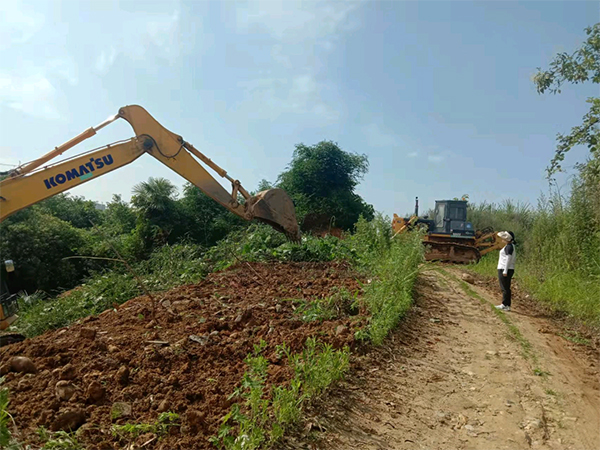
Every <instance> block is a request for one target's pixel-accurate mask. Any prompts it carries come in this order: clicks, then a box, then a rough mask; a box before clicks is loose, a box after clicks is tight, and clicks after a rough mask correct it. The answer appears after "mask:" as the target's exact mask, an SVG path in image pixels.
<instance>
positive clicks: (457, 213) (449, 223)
mask: <svg viewBox="0 0 600 450" xmlns="http://www.w3.org/2000/svg"><path fill="white" fill-rule="evenodd" d="M433 221H434V228H433V230H431V231H432V232H433V233H436V234H448V235H451V236H456V237H469V238H471V237H473V236H475V230H474V229H473V225H472V224H471V222H467V202H466V201H464V200H436V202H435V212H434V217H433Z"/></svg>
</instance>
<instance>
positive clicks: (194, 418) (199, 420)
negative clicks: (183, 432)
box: [185, 410, 206, 433]
mask: <svg viewBox="0 0 600 450" xmlns="http://www.w3.org/2000/svg"><path fill="white" fill-rule="evenodd" d="M185 418H186V421H187V423H188V426H189V428H190V431H192V432H194V433H196V432H198V431H201V430H203V429H204V428H205V427H206V422H205V419H206V414H204V413H203V412H200V411H195V410H188V411H187V412H186V413H185Z"/></svg>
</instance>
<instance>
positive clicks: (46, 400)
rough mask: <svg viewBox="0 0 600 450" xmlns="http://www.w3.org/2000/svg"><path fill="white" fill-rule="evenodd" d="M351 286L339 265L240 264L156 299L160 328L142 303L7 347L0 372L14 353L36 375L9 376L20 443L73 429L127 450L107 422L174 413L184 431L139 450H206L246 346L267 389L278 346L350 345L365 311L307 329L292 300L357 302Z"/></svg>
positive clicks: (286, 374) (286, 375) (276, 380)
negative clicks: (310, 341)
mask: <svg viewBox="0 0 600 450" xmlns="http://www.w3.org/2000/svg"><path fill="white" fill-rule="evenodd" d="M357 279H358V275H357V274H356V273H354V272H352V271H351V270H350V268H349V267H348V266H346V265H344V264H342V263H337V262H336V263H296V264H260V263H254V264H251V266H249V265H247V264H242V265H238V266H236V267H233V268H231V269H229V270H227V271H224V272H221V273H217V274H212V275H210V276H208V277H207V279H206V280H204V281H203V282H202V283H200V284H197V285H189V286H183V287H180V288H177V289H174V290H171V291H169V292H166V293H164V294H163V295H161V296H160V297H158V298H160V301H161V303H160V305H159V306H158V308H157V313H156V321H153V320H152V306H151V302H150V301H149V299H148V298H147V297H139V298H136V299H133V300H130V301H129V302H127V303H125V304H123V305H122V306H120V307H119V308H118V310H116V311H115V310H108V311H105V312H104V313H102V314H100V315H99V316H96V317H88V318H86V319H83V320H82V321H81V322H80V323H77V324H75V325H72V326H71V327H68V328H64V329H60V330H56V331H52V332H47V333H45V334H44V335H42V336H38V337H37V338H34V339H29V340H27V341H25V342H23V343H19V344H15V345H11V346H8V347H5V348H3V349H1V350H0V368H1V367H5V370H6V368H8V367H9V362H10V360H11V358H13V357H14V356H24V357H28V358H30V359H31V360H32V361H33V363H34V364H35V368H36V373H29V374H25V373H17V372H14V371H11V372H9V373H8V374H7V375H6V381H5V386H7V387H8V388H9V389H10V399H11V403H10V407H9V410H10V412H11V414H12V415H13V417H14V419H15V421H16V423H17V425H18V427H19V429H20V431H21V434H22V437H23V440H24V441H25V443H30V444H33V445H34V446H39V445H40V442H39V441H37V437H36V436H37V435H36V433H35V430H36V429H37V428H38V427H40V426H44V427H46V428H49V429H53V430H58V429H65V428H69V427H73V428H80V430H79V433H78V436H79V441H80V443H82V444H83V445H84V446H85V448H87V449H109V448H123V447H124V446H125V444H126V443H125V442H123V441H119V440H118V439H117V438H115V437H114V436H113V435H112V434H111V426H112V424H123V423H153V422H155V421H156V419H157V416H158V415H159V413H160V412H162V411H173V412H176V413H178V414H179V415H180V416H181V427H176V428H173V429H172V430H171V433H170V434H169V435H168V436H166V437H164V438H163V439H161V440H155V441H153V442H152V443H151V444H149V445H147V446H146V447H145V448H163V449H191V448H194V449H205V448H206V449H208V448H214V447H212V445H211V444H209V442H208V438H209V437H210V436H211V435H214V434H216V432H217V429H218V426H219V424H220V423H219V419H220V418H221V417H222V416H223V415H224V414H226V413H227V412H228V410H229V407H230V405H231V401H229V400H228V399H227V397H228V396H229V395H230V394H231V393H232V392H233V390H234V389H235V388H236V387H237V385H238V383H239V381H240V379H241V377H242V375H243V373H244V372H245V370H246V365H245V363H244V359H245V358H246V356H247V355H248V353H250V352H251V351H252V349H253V345H254V344H257V343H258V342H259V341H260V340H261V339H264V340H265V341H267V343H268V347H267V350H266V351H265V353H264V354H265V355H266V356H267V358H268V359H269V360H270V362H271V363H272V364H271V366H270V369H269V380H268V385H271V384H281V383H285V382H286V381H288V380H289V379H290V378H291V376H292V375H293V374H292V373H291V372H290V370H289V368H288V367H287V366H286V365H285V364H283V363H282V361H281V360H279V359H278V358H277V356H276V354H275V346H276V345H278V344H282V343H284V342H285V343H286V344H287V345H288V346H290V347H291V348H292V349H293V350H295V351H300V350H301V349H302V347H303V345H304V343H305V341H306V338H307V337H310V336H317V337H318V338H319V339H320V340H322V341H324V342H327V343H330V344H332V345H333V346H334V347H336V348H340V347H342V346H344V345H351V346H352V345H353V342H354V331H355V330H356V329H357V328H359V327H361V326H363V325H364V321H365V318H364V316H363V315H362V314H358V315H356V316H347V315H343V316H342V317H341V318H337V319H334V320H329V321H323V322H305V321H303V320H302V319H301V317H300V316H299V315H298V314H297V312H296V311H295V309H296V307H297V305H295V304H294V302H292V301H291V299H304V300H307V301H310V300H313V299H316V298H324V297H327V296H330V295H332V294H333V293H334V292H335V291H336V289H339V288H345V289H346V290H348V291H349V292H351V293H355V292H356V291H359V290H360V285H359V283H358V281H357ZM190 336H193V337H192V339H190ZM115 404H116V405H115ZM116 416H120V417H116Z"/></svg>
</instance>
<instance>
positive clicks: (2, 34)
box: [0, 0, 45, 50]
mask: <svg viewBox="0 0 600 450" xmlns="http://www.w3.org/2000/svg"><path fill="white" fill-rule="evenodd" d="M0 18H1V19H0V49H2V50H4V49H6V48H9V47H10V46H12V45H18V44H24V43H26V42H28V41H29V40H30V39H31V38H32V37H33V36H34V35H35V33H37V32H38V31H39V30H40V29H41V27H42V26H43V24H44V21H45V20H44V16H43V15H41V14H40V13H38V12H36V11H35V9H32V8H26V7H24V5H23V4H22V2H20V1H18V0H8V1H2V2H0Z"/></svg>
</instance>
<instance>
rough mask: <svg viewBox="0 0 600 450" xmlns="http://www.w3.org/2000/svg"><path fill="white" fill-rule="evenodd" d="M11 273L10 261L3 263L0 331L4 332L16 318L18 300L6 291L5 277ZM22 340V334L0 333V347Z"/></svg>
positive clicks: (6, 282) (12, 267)
mask: <svg viewBox="0 0 600 450" xmlns="http://www.w3.org/2000/svg"><path fill="white" fill-rule="evenodd" d="M13 271H14V264H13V262H12V261H11V260H7V261H4V263H3V264H2V272H1V273H2V277H0V278H1V282H0V331H2V330H6V329H7V328H8V327H9V326H11V324H12V323H13V322H14V321H15V320H17V318H18V316H17V312H19V301H18V300H19V299H18V297H17V295H16V294H11V293H10V292H9V290H8V280H7V276H8V274H9V273H10V272H13ZM23 340H25V336H23V335H22V334H18V333H0V347H4V346H5V345H9V344H14V343H16V342H21V341H23Z"/></svg>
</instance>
